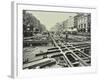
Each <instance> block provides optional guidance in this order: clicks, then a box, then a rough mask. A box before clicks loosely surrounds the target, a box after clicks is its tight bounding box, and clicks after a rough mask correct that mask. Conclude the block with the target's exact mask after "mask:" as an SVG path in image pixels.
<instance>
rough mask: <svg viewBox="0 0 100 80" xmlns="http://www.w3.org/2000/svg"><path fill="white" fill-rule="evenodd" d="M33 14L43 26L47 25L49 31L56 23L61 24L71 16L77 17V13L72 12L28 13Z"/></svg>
mask: <svg viewBox="0 0 100 80" xmlns="http://www.w3.org/2000/svg"><path fill="white" fill-rule="evenodd" d="M27 12H29V13H32V15H34V16H35V17H36V18H37V19H38V20H40V22H41V23H42V24H44V25H45V27H46V29H47V30H50V29H51V28H52V27H54V26H55V24H56V23H61V22H62V21H64V20H66V19H68V18H69V16H72V17H73V16H75V15H76V13H70V12H66V13H65V12H50V11H48V12H47V11H27Z"/></svg>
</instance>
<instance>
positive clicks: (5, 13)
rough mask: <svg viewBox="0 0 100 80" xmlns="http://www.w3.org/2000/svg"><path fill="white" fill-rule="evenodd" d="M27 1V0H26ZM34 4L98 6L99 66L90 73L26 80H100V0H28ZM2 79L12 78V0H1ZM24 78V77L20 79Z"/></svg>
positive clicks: (0, 71)
mask: <svg viewBox="0 0 100 80" xmlns="http://www.w3.org/2000/svg"><path fill="white" fill-rule="evenodd" d="M24 1H26V0H24ZM27 1H29V2H33V3H34V4H35V3H37V4H54V5H65V6H67V5H69V6H72V5H73V6H86V7H89V6H92V7H97V9H98V10H97V12H98V13H97V14H98V15H97V16H98V17H97V19H98V26H97V29H96V33H95V34H96V35H95V36H94V39H95V46H96V53H97V54H98V55H97V56H98V57H97V58H98V62H97V63H98V68H97V72H96V73H90V74H73V75H63V76H53V77H50V78H48V77H45V78H35V79H25V80H100V69H99V67H100V62H99V61H100V51H99V48H100V47H99V44H100V42H99V39H100V37H99V34H100V31H99V30H100V23H99V21H100V5H99V4H100V1H99V0H27ZM0 38H1V39H0V54H1V55H0V80H12V79H11V78H10V67H11V66H10V65H11V61H10V60H11V0H1V1H0ZM19 80H23V79H19Z"/></svg>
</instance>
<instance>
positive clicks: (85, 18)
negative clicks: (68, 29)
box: [74, 13, 91, 32]
mask: <svg viewBox="0 0 100 80" xmlns="http://www.w3.org/2000/svg"><path fill="white" fill-rule="evenodd" d="M74 27H76V28H77V30H78V32H90V28H91V14H89V13H83V14H78V15H77V16H75V17H74Z"/></svg>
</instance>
